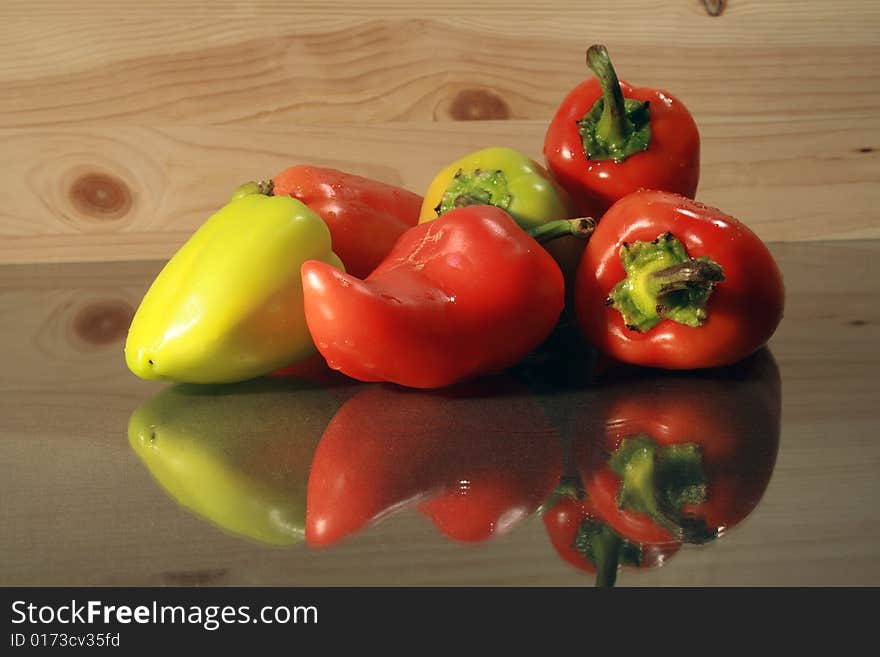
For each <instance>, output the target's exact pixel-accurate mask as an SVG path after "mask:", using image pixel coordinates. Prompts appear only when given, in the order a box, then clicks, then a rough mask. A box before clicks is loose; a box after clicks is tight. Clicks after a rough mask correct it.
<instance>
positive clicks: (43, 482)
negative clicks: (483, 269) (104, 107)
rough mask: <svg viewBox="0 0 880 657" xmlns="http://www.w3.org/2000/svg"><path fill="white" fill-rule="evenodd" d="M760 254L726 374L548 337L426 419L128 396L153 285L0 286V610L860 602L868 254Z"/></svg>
mask: <svg viewBox="0 0 880 657" xmlns="http://www.w3.org/2000/svg"><path fill="white" fill-rule="evenodd" d="M772 248H773V251H774V254H775V255H776V256H777V258H778V259H779V262H780V264H781V266H782V269H783V272H784V274H785V278H786V286H787V295H788V296H787V308H786V315H785V319H784V320H783V323H782V325H781V327H780V329H779V331H778V333H777V335H776V336H775V337H774V338H773V340H772V341H771V343H770V346H769V349H765V350H762V351H761V352H759V353H758V354H756V355H755V356H753V357H752V358H749V359H747V360H746V361H744V362H742V363H739V364H737V365H735V366H733V367H729V368H724V369H720V370H711V371H705V372H697V373H664V372H657V371H647V370H640V369H637V368H627V367H622V366H620V365H617V364H614V363H610V362H608V361H606V360H605V359H603V358H600V357H597V356H596V355H595V354H593V353H592V352H591V351H590V350H588V349H586V348H584V346H583V343H582V342H581V341H580V339H579V338H578V336H577V334H576V332H574V331H573V330H570V329H568V328H565V327H563V328H561V329H560V330H558V331H557V332H556V333H555V334H554V336H553V337H552V338H551V339H550V340H549V341H548V342H547V344H545V345H544V346H543V347H542V348H541V349H539V350H538V351H536V352H535V353H533V354H531V355H530V357H529V358H528V359H527V360H526V361H525V362H524V363H522V364H521V365H520V366H518V367H516V368H514V369H513V370H511V371H509V372H506V373H504V374H502V375H499V376H496V377H491V378H486V379H481V380H479V381H474V382H471V383H468V384H464V385H461V386H456V387H454V388H450V389H446V390H442V391H433V392H427V391H415V390H406V389H402V388H398V387H395V386H388V385H374V384H369V385H368V384H360V383H357V382H353V381H350V380H348V379H345V378H344V377H342V376H339V375H336V374H334V373H331V372H329V371H327V370H325V369H323V368H322V367H320V366H318V365H320V364H319V363H318V364H316V363H311V364H306V365H305V366H302V367H299V368H294V369H293V370H291V371H287V372H282V373H279V374H278V375H277V376H273V377H267V378H263V379H259V380H255V381H251V382H247V383H243V384H236V385H228V386H216V387H204V386H201V387H200V386H187V385H167V384H158V383H149V382H145V381H141V380H139V379H136V378H135V377H134V376H133V375H131V374H130V373H129V372H128V371H127V369H126V368H125V364H124V362H123V358H122V344H123V341H124V337H125V333H126V331H127V328H128V322H129V321H130V317H131V313H132V312H133V308H134V307H135V306H136V305H137V303H138V301H139V299H140V297H141V295H142V294H143V292H144V290H145V289H146V287H147V286H148V284H149V283H150V281H151V280H152V277H153V276H154V275H155V274H156V273H157V271H158V270H159V268H160V267H161V263H158V262H148V263H113V264H75V265H71V264H68V265H33V266H4V267H0V316H2V322H0V331H2V340H0V353H2V355H3V364H4V367H3V368H2V370H0V450H2V451H0V519H2V527H3V532H2V535H0V555H2V557H3V558H2V561H0V584H2V585H280V586H287V585H462V584H463V585H469V584H473V585H560V586H567V585H573V586H592V585H593V584H594V583H597V582H598V583H604V584H611V583H614V582H615V581H616V584H617V585H623V586H641V585H645V586H653V585H838V584H840V585H843V584H847V585H863V584H865V585H878V584H880V559H878V557H880V540H878V539H880V510H878V507H877V499H878V495H880V483H878V482H880V479H878V475H877V472H878V466H880V442H878V436H880V431H878V429H880V408H878V401H880V394H878V392H880V385H878V384H877V375H876V372H877V368H878V364H880V358H878V355H877V337H878V329H877V327H878V320H880V316H878V310H877V303H876V302H877V300H878V277H877V267H876V265H875V264H873V263H875V262H876V258H877V255H878V251H880V243H874V242H869V243H860V244H859V243H847V242H840V243H835V244H832V245H831V246H829V245H827V244H822V245H820V244H797V245H796V244H777V245H772ZM829 263H834V266H833V267H832V266H829Z"/></svg>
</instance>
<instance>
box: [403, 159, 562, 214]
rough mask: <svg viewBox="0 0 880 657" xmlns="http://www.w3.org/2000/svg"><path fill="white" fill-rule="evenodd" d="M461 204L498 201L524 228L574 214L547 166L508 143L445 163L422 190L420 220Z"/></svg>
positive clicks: (486, 203)
mask: <svg viewBox="0 0 880 657" xmlns="http://www.w3.org/2000/svg"><path fill="white" fill-rule="evenodd" d="M465 205H494V206H497V207H499V208H501V209H502V210H504V211H506V212H507V213H508V214H509V215H510V216H512V217H513V218H514V220H515V221H516V222H517V223H518V224H519V225H520V226H521V227H522V228H524V229H526V230H528V229H529V228H534V227H536V226H540V225H541V224H544V223H547V222H548V221H554V220H556V219H569V218H571V217H574V216H575V215H574V213H573V211H572V209H571V206H570V202H569V200H568V197H567V195H566V194H565V192H564V191H563V190H562V188H560V187H559V186H558V185H557V184H556V183H555V182H554V181H553V179H552V178H551V177H550V176H549V174H548V173H547V171H546V170H545V169H544V168H543V167H542V166H541V165H540V164H538V163H537V162H535V161H534V160H532V159H530V158H529V157H528V156H527V155H525V154H524V153H521V152H519V151H516V150H514V149H512V148H500V147H496V148H486V149H484V150H481V151H477V152H476V153H471V154H470V155H467V156H465V157H463V158H461V159H460V160H457V161H455V162H453V163H452V164H450V165H449V166H448V167H446V168H445V169H443V171H441V172H440V173H439V174H437V177H436V178H434V181H433V182H432V183H431V186H430V187H429V188H428V193H427V194H425V200H424V203H423V204H422V212H421V215H420V217H419V223H424V222H426V221H431V220H432V219H436V218H437V217H438V216H440V215H442V214H445V213H447V212H449V211H450V210H453V209H455V208H457V207H462V206H465Z"/></svg>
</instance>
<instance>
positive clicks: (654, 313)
mask: <svg viewBox="0 0 880 657" xmlns="http://www.w3.org/2000/svg"><path fill="white" fill-rule="evenodd" d="M784 295H785V292H784V288H783V284H782V274H781V273H780V271H779V268H778V267H777V265H776V262H775V261H774V260H773V256H772V255H771V254H770V251H769V250H768V249H767V247H766V246H765V245H764V244H763V243H762V242H761V240H760V239H759V238H758V237H757V236H756V235H755V234H754V233H753V232H752V231H750V230H749V229H748V228H747V227H746V226H745V225H743V224H742V223H741V222H739V221H737V220H736V219H734V218H733V217H730V216H728V215H726V214H724V213H723V212H721V211H719V210H716V209H714V208H709V207H706V206H705V205H702V204H700V203H697V202H695V201H691V200H690V199H686V198H683V197H681V196H677V195H675V194H668V193H665V192H654V191H645V192H636V193H634V194H630V195H629V196H627V197H625V198H623V199H621V200H620V201H618V202H617V203H616V204H615V205H614V207H612V208H611V209H610V210H609V211H608V212H607V213H606V214H605V216H604V217H602V221H600V222H599V225H598V226H597V228H596V230H595V232H594V233H593V235H592V236H591V237H590V241H589V243H588V244H587V248H586V250H585V251H584V255H583V258H582V260H581V264H580V268H579V269H578V274H577V280H576V283H575V303H576V311H577V318H578V323H579V325H580V326H581V328H582V329H583V331H584V333H585V335H586V337H587V339H588V340H589V341H590V343H591V344H592V345H593V346H595V347H596V348H597V349H599V350H600V351H602V352H604V353H606V354H608V355H610V356H613V357H614V358H616V359H618V360H622V361H625V362H628V363H633V364H636V365H646V366H650V367H664V368H669V369H694V368H701V367H718V366H721V365H729V364H731V363H734V362H736V361H738V360H740V359H742V358H745V357H746V356H748V355H749V354H751V353H754V352H755V351H756V350H757V349H758V348H760V347H761V346H762V345H763V344H764V343H765V342H767V340H768V339H769V338H770V336H771V335H773V332H774V331H775V330H776V327H777V326H778V325H779V322H780V320H781V318H782V308H783V303H784Z"/></svg>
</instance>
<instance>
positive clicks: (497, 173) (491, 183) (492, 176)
mask: <svg viewBox="0 0 880 657" xmlns="http://www.w3.org/2000/svg"><path fill="white" fill-rule="evenodd" d="M512 202H513V195H511V193H510V189H509V188H508V184H507V176H505V175H504V172H503V171H502V170H501V169H493V170H488V169H474V170H473V171H463V170H462V169H459V170H458V172H457V173H456V174H455V177H454V178H453V179H452V182H451V183H449V187H447V188H446V191H445V192H443V197H442V198H441V199H440V204H439V205H438V206H437V207H436V208H434V211H435V212H436V213H437V216H438V217H439V216H440V215H443V214H446V213H447V212H449V211H450V210H454V209H455V208H462V207H465V206H468V205H494V206H496V207H499V208H501V209H502V210H505V211H506V210H507V209H509V208H510V204H511V203H512Z"/></svg>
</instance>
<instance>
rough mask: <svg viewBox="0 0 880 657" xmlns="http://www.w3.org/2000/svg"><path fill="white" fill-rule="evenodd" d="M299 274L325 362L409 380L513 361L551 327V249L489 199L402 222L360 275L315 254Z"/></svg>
mask: <svg viewBox="0 0 880 657" xmlns="http://www.w3.org/2000/svg"><path fill="white" fill-rule="evenodd" d="M302 278H303V292H304V305H305V314H306V321H307V323H308V326H309V331H310V332H311V335H312V337H313V339H314V341H315V345H316V346H317V348H318V351H320V352H321V354H323V356H324V357H325V358H326V359H327V363H328V364H329V365H330V367H331V368H333V369H338V370H340V371H341V372H343V373H344V374H347V375H348V376H350V377H352V378H355V379H359V380H361V381H390V382H393V383H398V384H400V385H404V386H409V387H414V388H437V387H443V386H447V385H451V384H453V383H456V382H458V381H462V380H464V379H468V378H472V377H476V376H479V375H484V374H491V373H495V372H499V371H501V370H503V369H505V368H507V367H509V366H511V365H514V364H515V363H517V362H518V361H519V360H521V359H522V358H523V357H524V356H525V355H526V354H527V353H529V352H530V351H531V350H532V349H534V348H535V347H536V346H537V345H538V344H540V343H541V342H542V341H543V340H544V339H545V338H546V337H547V336H548V335H549V334H550V332H551V331H552V330H553V327H554V326H555V324H556V321H557V319H558V318H559V315H560V313H561V311H562V308H563V305H564V296H565V290H564V283H563V278H562V273H561V272H560V270H559V267H558V266H557V264H556V263H555V262H554V260H553V258H552V257H551V256H550V255H549V254H548V253H547V251H545V250H544V248H543V247H542V246H541V245H539V244H538V243H537V242H536V241H535V240H534V239H532V238H531V237H529V235H528V234H526V233H525V232H524V231H523V230H522V229H521V228H520V227H519V226H518V225H517V224H516V223H515V222H514V221H513V219H511V217H510V216H509V215H508V214H507V213H506V212H504V211H503V210H500V209H499V208H496V207H493V206H469V207H464V208H460V209H457V210H453V211H451V212H449V213H447V214H445V215H443V216H442V217H439V218H438V219H436V220H434V221H431V222H428V223H424V224H421V225H419V226H416V227H415V228H411V229H410V230H408V231H407V232H406V233H405V234H404V235H403V236H402V237H401V238H400V240H399V241H398V242H397V244H395V246H394V248H393V249H392V251H391V253H390V254H389V255H388V257H387V258H386V259H385V260H384V261H383V262H382V263H381V264H380V265H379V266H378V267H377V268H376V269H375V271H373V273H372V274H370V276H368V277H367V278H366V279H365V280H359V279H358V278H356V277H354V276H351V275H349V274H345V273H342V272H340V271H338V270H334V269H333V268H331V267H327V266H325V265H324V264H323V263H320V262H317V261H310V262H306V263H305V264H304V265H303V267H302Z"/></svg>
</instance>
